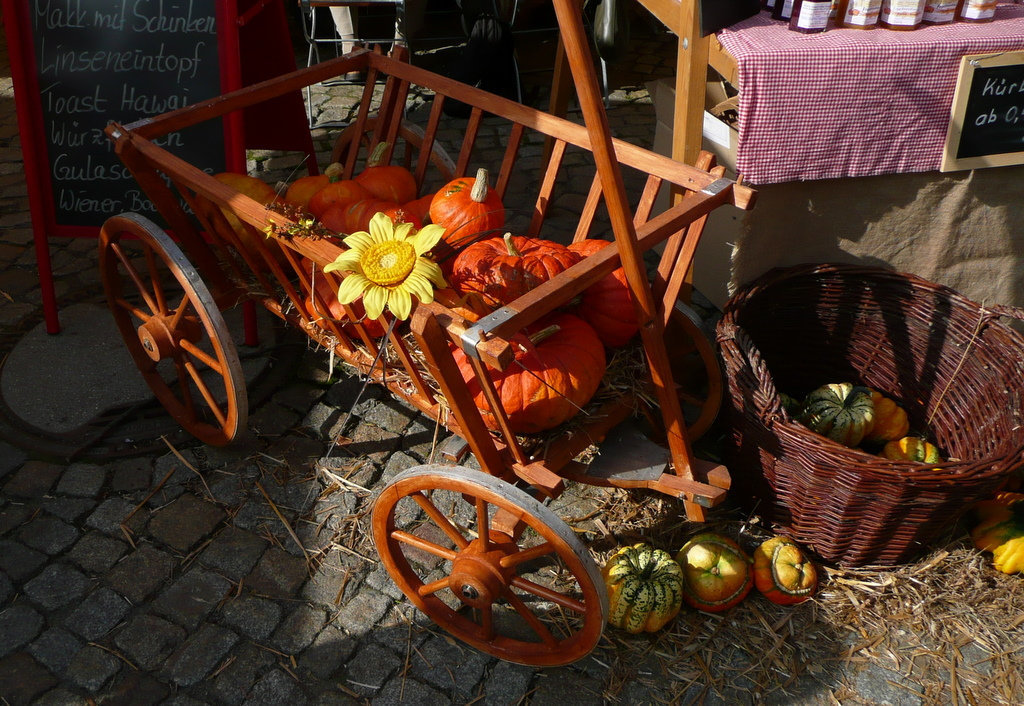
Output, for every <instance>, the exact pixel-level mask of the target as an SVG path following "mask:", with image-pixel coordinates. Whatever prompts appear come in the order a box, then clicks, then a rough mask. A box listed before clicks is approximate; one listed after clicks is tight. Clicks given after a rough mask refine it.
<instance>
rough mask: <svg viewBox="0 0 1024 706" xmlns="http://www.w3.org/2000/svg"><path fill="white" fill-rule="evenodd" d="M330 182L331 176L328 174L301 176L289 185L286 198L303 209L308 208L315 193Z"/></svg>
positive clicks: (285, 193)
mask: <svg viewBox="0 0 1024 706" xmlns="http://www.w3.org/2000/svg"><path fill="white" fill-rule="evenodd" d="M330 183H331V180H330V177H328V176H327V175H326V174H310V175H308V176H304V177H299V178H298V179H296V180H295V181H293V182H292V183H291V184H289V185H288V190H287V191H285V192H284V200H285V201H287V202H288V203H290V204H292V205H293V206H297V207H298V208H301V209H302V210H303V211H305V210H308V209H309V200H310V199H312V198H313V195H314V194H316V192H318V191H320V189H322V188H324V187H325V186H327V185H328V184H330Z"/></svg>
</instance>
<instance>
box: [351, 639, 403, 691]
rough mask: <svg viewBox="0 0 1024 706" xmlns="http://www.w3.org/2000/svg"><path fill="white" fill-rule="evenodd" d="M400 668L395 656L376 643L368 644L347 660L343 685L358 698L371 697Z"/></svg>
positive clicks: (398, 659)
mask: <svg viewBox="0 0 1024 706" xmlns="http://www.w3.org/2000/svg"><path fill="white" fill-rule="evenodd" d="M401 666H402V661H401V658H400V657H399V656H398V655H397V654H395V653H394V652H392V651H391V650H389V649H387V648H386V647H383V646H381V645H379V644H377V643H376V642H368V643H365V644H363V645H361V646H360V647H359V649H358V650H357V651H356V654H355V656H354V657H352V659H350V660H349V662H348V665H347V666H346V668H345V684H346V685H347V686H348V687H349V688H350V689H352V690H353V691H355V692H356V693H357V694H359V695H360V696H373V695H374V694H376V693H377V690H378V689H380V688H381V687H382V686H384V684H385V683H386V682H387V680H388V679H389V678H390V677H391V675H392V674H394V673H395V672H397V671H398V669H399V668H400V667H401Z"/></svg>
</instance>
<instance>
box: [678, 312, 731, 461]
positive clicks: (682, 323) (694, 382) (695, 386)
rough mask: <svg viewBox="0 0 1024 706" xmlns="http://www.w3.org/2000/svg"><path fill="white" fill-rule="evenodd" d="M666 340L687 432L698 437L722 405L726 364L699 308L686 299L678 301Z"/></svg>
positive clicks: (709, 426)
mask: <svg viewBox="0 0 1024 706" xmlns="http://www.w3.org/2000/svg"><path fill="white" fill-rule="evenodd" d="M665 340H666V344H667V346H668V353H669V358H670V359H671V361H672V375H673V379H674V381H675V383H676V385H677V386H678V390H679V402H680V404H681V406H682V409H683V416H684V417H685V419H686V432H687V436H688V437H689V439H690V441H696V440H697V439H699V438H700V437H701V436H702V435H703V434H704V432H706V431H707V430H708V429H710V428H711V425H712V424H714V422H715V418H716V417H717V416H718V411H719V410H720V409H721V407H722V395H723V392H724V385H725V383H724V381H723V377H722V368H721V365H720V364H719V362H718V355H717V353H716V351H715V347H714V345H713V344H712V343H711V341H709V340H708V337H707V336H705V335H704V332H703V330H702V329H701V327H700V317H699V316H698V315H697V312H695V311H694V310H693V309H691V308H690V307H688V306H687V305H685V304H683V303H682V302H676V305H675V308H674V310H673V312H672V316H671V319H670V321H669V325H668V326H667V327H666V329H665Z"/></svg>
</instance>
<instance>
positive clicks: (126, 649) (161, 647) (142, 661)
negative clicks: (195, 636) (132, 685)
mask: <svg viewBox="0 0 1024 706" xmlns="http://www.w3.org/2000/svg"><path fill="white" fill-rule="evenodd" d="M186 635H187V633H186V632H185V630H184V629H183V628H180V627H178V626H177V625H175V624H174V623H171V622H168V621H166V620H164V619H163V618H158V617H157V616H155V615H137V616H135V617H134V618H132V619H131V620H130V621H128V624H127V625H125V627H124V629H122V630H121V631H120V632H119V633H118V634H117V637H115V638H114V644H116V645H117V646H118V648H119V649H120V650H121V651H122V652H123V653H124V654H125V656H127V657H128V658H129V659H130V660H131V661H132V662H133V663H134V664H135V665H137V666H138V667H141V668H142V669H146V670H153V669H156V668H157V667H159V666H160V664H161V663H162V662H163V661H164V659H166V658H167V657H168V656H169V655H170V654H171V652H173V651H174V650H175V649H177V647H178V646H179V645H180V644H181V643H182V642H184V641H185V637H186Z"/></svg>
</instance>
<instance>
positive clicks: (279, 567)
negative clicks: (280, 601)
mask: <svg viewBox="0 0 1024 706" xmlns="http://www.w3.org/2000/svg"><path fill="white" fill-rule="evenodd" d="M306 575H307V571H306V562H305V560H304V559H302V558H300V557H296V556H292V555H291V554H289V553H288V552H286V551H284V550H283V549H280V548H278V547H271V548H270V549H268V550H267V551H266V552H264V553H263V556H262V557H260V560H259V563H257V564H256V568H254V569H253V570H252V572H251V573H250V574H249V576H248V578H246V580H245V585H246V586H248V587H249V590H251V591H253V592H254V593H257V594H260V595H263V596H266V597H268V598H291V597H292V596H294V595H295V593H296V591H298V590H299V587H300V586H301V585H302V582H303V581H304V580H305V579H306Z"/></svg>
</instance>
